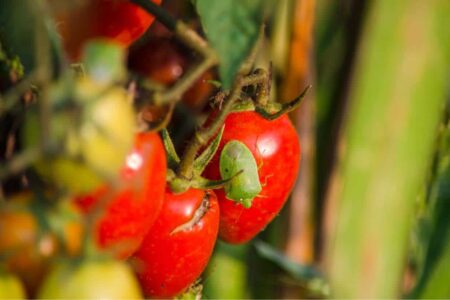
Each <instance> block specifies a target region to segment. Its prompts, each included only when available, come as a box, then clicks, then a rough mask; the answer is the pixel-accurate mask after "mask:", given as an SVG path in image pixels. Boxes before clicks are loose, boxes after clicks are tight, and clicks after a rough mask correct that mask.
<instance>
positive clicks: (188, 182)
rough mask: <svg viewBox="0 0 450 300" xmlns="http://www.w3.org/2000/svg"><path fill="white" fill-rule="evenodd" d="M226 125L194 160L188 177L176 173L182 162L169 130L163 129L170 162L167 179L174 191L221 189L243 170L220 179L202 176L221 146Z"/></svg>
mask: <svg viewBox="0 0 450 300" xmlns="http://www.w3.org/2000/svg"><path fill="white" fill-rule="evenodd" d="M223 130H224V127H222V128H221V130H220V131H219V133H218V134H217V136H216V137H215V138H214V139H213V140H212V141H211V142H210V143H209V145H208V146H207V147H206V148H205V149H204V150H203V152H202V153H200V155H199V156H198V157H197V158H196V159H195V160H194V162H193V171H192V176H191V177H190V178H186V177H183V176H180V175H178V174H176V173H175V171H176V170H178V168H179V165H180V163H181V159H180V157H179V156H178V154H177V152H176V150H175V147H174V145H173V142H172V140H171V138H170V135H169V132H168V131H167V130H166V129H163V130H162V131H161V136H162V139H163V144H164V148H165V149H166V153H167V162H168V167H169V169H168V172H167V181H168V183H169V186H170V188H171V190H172V192H174V193H177V194H179V193H182V192H185V191H186V190H188V189H189V188H191V187H192V188H196V189H203V190H206V189H219V188H222V187H224V185H225V184H226V183H228V182H229V181H230V180H232V179H233V178H234V177H235V176H237V175H239V174H240V173H241V171H237V172H236V173H235V174H232V175H231V176H230V178H225V179H219V180H211V179H207V178H204V177H202V176H201V174H202V173H203V171H204V170H205V168H206V166H207V165H208V163H209V162H210V161H211V159H212V158H213V157H214V155H215V154H216V152H217V149H218V148H219V144H220V140H221V138H222V134H223Z"/></svg>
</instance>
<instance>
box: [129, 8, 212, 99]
mask: <svg viewBox="0 0 450 300" xmlns="http://www.w3.org/2000/svg"><path fill="white" fill-rule="evenodd" d="M130 1H131V2H133V3H134V4H137V5H139V6H140V7H141V8H143V9H145V10H146V11H147V12H148V13H150V14H151V15H153V16H155V18H156V19H157V20H158V21H159V22H161V24H163V25H164V26H166V27H167V28H168V29H169V30H171V31H173V32H174V33H175V36H176V37H177V38H178V39H179V40H180V41H181V42H183V43H184V44H185V45H186V46H188V47H190V48H192V49H193V50H195V51H196V52H198V53H199V54H200V55H201V56H203V58H204V59H203V61H202V62H200V63H199V64H197V65H195V66H194V67H192V68H191V69H189V70H188V71H187V72H186V73H185V74H184V75H183V76H182V77H181V78H180V79H179V80H178V81H177V82H176V83H175V84H174V85H173V86H172V87H170V88H168V89H166V90H162V91H156V92H155V93H154V94H153V97H152V101H153V103H154V104H156V105H163V104H168V103H176V102H178V101H180V100H181V97H182V96H183V94H184V93H185V92H186V91H187V90H188V89H189V88H190V87H191V86H192V85H193V84H194V83H195V82H197V81H198V80H199V79H200V77H201V76H202V75H203V74H204V73H205V72H206V71H207V70H208V69H209V68H211V67H213V66H215V65H216V64H217V63H218V62H219V60H218V58H217V54H216V52H215V51H214V50H213V49H212V48H211V47H210V46H209V44H208V42H207V41H206V40H205V39H204V38H202V37H201V36H200V35H199V34H198V33H197V32H196V31H195V30H193V29H192V28H190V27H189V26H188V25H186V24H185V23H184V22H182V21H180V20H176V19H175V18H174V17H172V16H171V15H170V14H169V13H168V12H167V11H166V10H164V8H161V7H160V6H158V5H156V4H155V3H153V2H152V1H148V0H130Z"/></svg>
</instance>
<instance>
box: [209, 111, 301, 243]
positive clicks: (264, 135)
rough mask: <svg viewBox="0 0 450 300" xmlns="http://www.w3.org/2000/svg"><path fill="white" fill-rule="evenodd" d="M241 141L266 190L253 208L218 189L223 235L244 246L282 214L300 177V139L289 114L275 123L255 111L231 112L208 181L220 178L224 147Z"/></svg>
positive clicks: (261, 193) (253, 204) (211, 165)
mask: <svg viewBox="0 0 450 300" xmlns="http://www.w3.org/2000/svg"><path fill="white" fill-rule="evenodd" d="M231 140H237V141H240V142H242V143H244V144H245V145H246V146H247V147H248V148H249V149H250V151H251V152H252V154H253V156H254V157H255V159H256V162H257V164H258V168H259V170H258V173H259V179H260V182H261V185H262V190H261V192H260V193H259V195H257V196H256V197H255V198H254V199H253V201H252V205H251V207H250V208H246V207H244V206H243V205H242V204H240V203H237V202H235V201H231V200H229V199H227V198H226V196H225V193H224V191H223V190H217V191H216V193H217V198H218V199H219V205H220V231H219V236H220V238H222V239H223V240H224V241H227V242H229V243H244V242H247V241H249V240H250V239H252V238H253V237H254V236H255V235H256V234H258V233H259V232H260V231H261V230H263V229H264V228H265V227H266V226H267V224H268V223H269V222H270V221H272V219H273V218H274V217H275V216H276V215H277V214H278V213H279V211H280V210H281V208H282V207H283V205H284V203H285V202H286V200H287V198H288V196H289V193H290V192H291V189H292V187H293V185H294V183H295V180H296V178H297V173H298V169H299V163H300V146H299V142H298V136H297V133H296V131H295V128H294V127H293V125H292V123H291V122H290V120H289V118H288V117H287V116H286V115H283V116H281V117H279V118H277V119H275V120H273V121H269V120H266V119H264V118H262V117H261V116H259V115H258V114H257V113H255V112H237V113H231V114H229V115H228V117H227V118H226V120H225V130H224V132H223V136H222V141H221V143H220V146H219V150H218V152H217V154H216V156H215V157H214V158H213V160H212V161H211V164H210V165H209V166H208V167H207V168H206V171H205V174H206V176H207V177H208V178H212V179H219V178H220V168H219V155H220V153H221V150H222V149H223V147H224V145H225V144H226V143H227V142H229V141H231Z"/></svg>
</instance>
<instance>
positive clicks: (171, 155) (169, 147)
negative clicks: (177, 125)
mask: <svg viewBox="0 0 450 300" xmlns="http://www.w3.org/2000/svg"><path fill="white" fill-rule="evenodd" d="M161 136H162V140H163V144H164V149H165V150H166V153H167V164H168V165H169V168H171V169H173V170H176V168H178V165H179V164H180V161H181V160H180V157H179V156H178V154H177V151H176V150H175V146H174V145H173V142H172V139H171V138H170V135H169V131H167V129H166V128H163V129H162V130H161Z"/></svg>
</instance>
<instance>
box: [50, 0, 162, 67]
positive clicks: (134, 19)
mask: <svg viewBox="0 0 450 300" xmlns="http://www.w3.org/2000/svg"><path fill="white" fill-rule="evenodd" d="M50 1H51V2H53V3H54V6H55V7H56V9H55V10H56V16H55V18H56V23H57V26H58V29H59V32H60V33H61V36H62V41H63V45H64V48H65V50H66V52H67V53H68V55H69V57H70V58H71V59H72V60H77V59H79V57H80V54H81V51H82V48H83V46H84V44H85V43H86V42H87V41H88V40H90V39H93V38H108V39H111V40H114V41H116V42H117V43H119V44H121V45H123V46H124V47H128V46H129V45H130V44H131V43H133V42H134V41H135V40H137V39H138V38H139V37H140V36H141V35H142V34H144V32H145V31H146V30H147V28H148V27H149V26H150V25H151V24H152V23H153V21H154V17H153V16H152V15H150V14H148V13H147V12H146V11H145V10H143V9H141V8H140V7H138V6H137V5H135V4H133V3H130V1H128V0H89V1H82V2H81V1H80V2H78V3H76V2H74V1H65V2H66V3H63V1H61V0H50ZM148 1H153V2H154V3H156V4H161V0H148ZM58 2H59V3H58ZM63 5H64V6H63Z"/></svg>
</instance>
